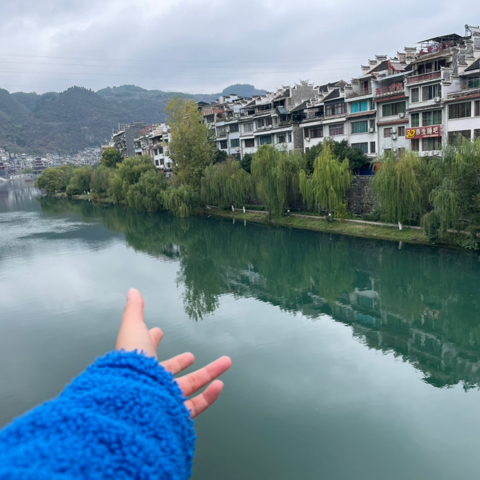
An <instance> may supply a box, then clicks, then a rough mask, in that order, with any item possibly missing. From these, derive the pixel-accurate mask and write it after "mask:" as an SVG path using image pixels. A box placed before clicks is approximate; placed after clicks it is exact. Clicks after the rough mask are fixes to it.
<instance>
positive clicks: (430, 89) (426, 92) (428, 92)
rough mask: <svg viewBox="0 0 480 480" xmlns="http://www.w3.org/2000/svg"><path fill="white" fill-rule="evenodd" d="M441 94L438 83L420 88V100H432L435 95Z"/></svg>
mask: <svg viewBox="0 0 480 480" xmlns="http://www.w3.org/2000/svg"><path fill="white" fill-rule="evenodd" d="M441 96H442V87H441V86H440V84H439V83H436V84H435V85H427V86H426V87H423V88H422V100H423V101H424V102H426V101H427V100H432V99H433V98H435V97H441Z"/></svg>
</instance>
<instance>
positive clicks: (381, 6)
mask: <svg viewBox="0 0 480 480" xmlns="http://www.w3.org/2000/svg"><path fill="white" fill-rule="evenodd" d="M477 5H478V4H477V2H474V1H473V0H460V1H456V2H452V1H448V2H447V1H441V0H436V1H431V0H426V1H425V0H424V1H420V0H418V1H416V2H393V1H391V2H389V1H385V0H384V1H382V2H380V1H377V0H374V1H370V2H368V1H367V2H358V1H353V0H321V1H319V0H317V1H309V0H243V2H240V1H231V0H208V1H206V0H143V1H142V2H140V1H138V0H135V1H133V0H101V1H93V0H74V1H72V0H42V1H38V0H17V1H15V0H1V1H0V62H1V63H0V65H1V66H0V88H5V89H7V90H9V91H10V92H14V91H26V92H31V91H36V92H38V93H43V92H46V91H63V90H65V89H67V88H68V87H70V86H72V85H78V86H83V87H88V88H91V89H93V90H99V89H101V88H104V87H106V86H119V85H125V84H135V85H138V86H141V87H144V88H147V89H159V90H165V91H181V92H186V93H217V92H220V91H221V90H223V88H224V87H226V86H228V85H231V84H234V83H251V84H253V85H255V86H256V87H257V88H263V89H266V90H270V91H271V90H275V89H276V88H279V87H281V86H282V85H289V84H294V83H295V82H296V81H297V82H298V81H299V80H300V79H302V80H309V81H310V82H313V83H315V84H321V83H326V82H329V81H334V80H339V79H344V80H347V81H349V80H350V79H351V78H352V77H354V76H358V75H359V74H360V65H361V64H366V62H367V59H368V58H373V57H374V55H375V54H388V55H390V56H394V55H395V54H396V52H397V50H403V47H404V46H415V43H416V42H418V41H420V40H423V39H426V38H429V37H432V36H436V35H442V34H447V33H453V32H455V33H459V34H462V35H463V34H464V31H465V30H464V26H465V24H466V23H469V24H470V25H478V24H479V23H480V12H479V13H477V14H474V13H473V12H475V11H478V9H477V8H476V7H477ZM468 12H470V13H468Z"/></svg>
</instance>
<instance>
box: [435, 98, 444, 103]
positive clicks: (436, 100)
mask: <svg viewBox="0 0 480 480" xmlns="http://www.w3.org/2000/svg"><path fill="white" fill-rule="evenodd" d="M433 101H434V102H435V103H440V102H441V101H442V99H441V97H435V98H434V99H433Z"/></svg>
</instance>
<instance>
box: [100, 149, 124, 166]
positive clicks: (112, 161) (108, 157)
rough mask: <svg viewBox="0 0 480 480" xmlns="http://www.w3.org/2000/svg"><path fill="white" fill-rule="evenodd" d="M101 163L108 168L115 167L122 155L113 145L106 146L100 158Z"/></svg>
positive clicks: (120, 160)
mask: <svg viewBox="0 0 480 480" xmlns="http://www.w3.org/2000/svg"><path fill="white" fill-rule="evenodd" d="M100 162H101V164H102V165H104V166H105V167H108V168H115V167H116V166H117V163H121V162H122V156H121V155H120V152H119V151H118V150H116V149H115V148H113V147H109V148H106V149H105V150H104V151H103V153H102V158H101V159H100Z"/></svg>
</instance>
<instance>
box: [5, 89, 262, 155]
mask: <svg viewBox="0 0 480 480" xmlns="http://www.w3.org/2000/svg"><path fill="white" fill-rule="evenodd" d="M232 93H237V94H239V95H242V96H245V97H248V96H252V95H261V94H263V93H265V91H264V90H257V89H255V87H253V86H252V85H232V86H230V87H227V88H226V89H225V90H224V91H223V92H221V93H217V94H211V95H203V94H198V95H190V94H183V93H181V92H162V91H160V90H145V89H143V88H140V87H136V86H134V85H124V86H121V87H108V88H104V89H102V90H99V91H98V92H93V91H91V90H88V89H85V88H80V87H72V88H69V89H68V90H66V91H65V92H62V93H55V92H50V93H45V94H43V95H37V94H36V93H23V92H18V93H9V92H8V91H7V90H3V89H0V148H6V149H7V150H8V151H11V152H32V153H38V154H40V153H47V152H58V153H67V152H77V151H79V150H83V149H84V148H86V147H90V146H100V145H101V144H104V143H106V142H108V141H109V139H110V136H111V134H112V130H113V129H115V128H117V127H118V124H119V123H130V122H134V121H137V120H139V121H144V122H145V123H147V124H150V123H161V122H164V121H165V105H166V104H167V102H168V100H169V99H170V98H171V97H172V96H173V95H176V94H177V95H183V96H184V97H186V98H195V99H196V100H199V101H200V100H202V101H205V102H212V101H214V100H215V99H216V98H218V97H219V96H220V95H229V94H232Z"/></svg>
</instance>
